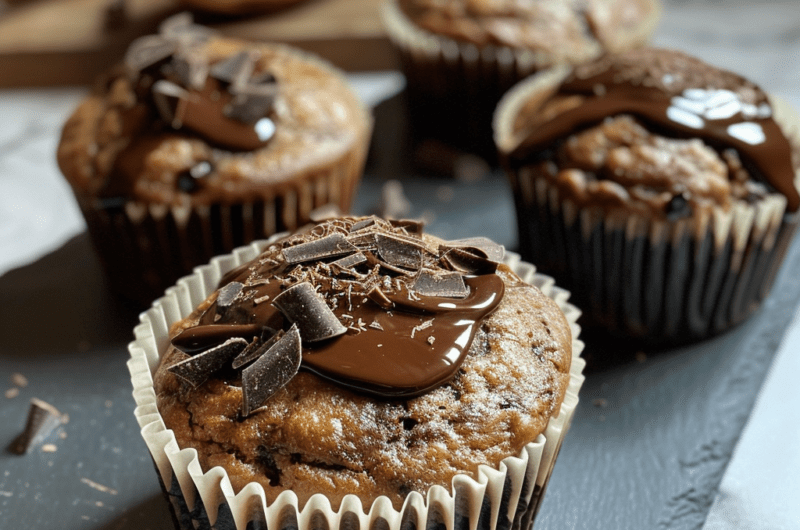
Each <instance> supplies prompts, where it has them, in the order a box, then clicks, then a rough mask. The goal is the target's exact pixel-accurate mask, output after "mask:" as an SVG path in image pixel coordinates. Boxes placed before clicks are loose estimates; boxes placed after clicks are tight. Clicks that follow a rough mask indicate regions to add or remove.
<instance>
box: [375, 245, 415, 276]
mask: <svg viewBox="0 0 800 530" xmlns="http://www.w3.org/2000/svg"><path fill="white" fill-rule="evenodd" d="M364 256H365V257H366V258H367V264H368V265H369V266H370V267H374V266H375V265H380V266H381V267H382V268H384V269H386V270H389V271H392V272H396V273H397V274H402V275H403V276H411V275H412V274H413V271H409V270H407V269H402V268H400V267H397V266H395V265H392V264H391V263H387V262H385V261H382V260H380V259H378V257H377V256H375V254H373V253H372V252H369V251H365V252H364Z"/></svg>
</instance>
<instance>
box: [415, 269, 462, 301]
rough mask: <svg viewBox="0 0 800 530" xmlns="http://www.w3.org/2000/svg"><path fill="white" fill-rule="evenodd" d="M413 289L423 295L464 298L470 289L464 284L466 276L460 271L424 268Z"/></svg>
mask: <svg viewBox="0 0 800 530" xmlns="http://www.w3.org/2000/svg"><path fill="white" fill-rule="evenodd" d="M412 289H414V291H415V292H416V293H417V294H421V295H423V296H442V297H445V298H464V297H466V296H467V295H468V294H469V289H467V286H466V285H465V284H464V277H463V276H462V275H461V273H458V272H434V271H432V270H423V271H421V272H420V274H419V276H417V279H416V281H414V285H413V286H412Z"/></svg>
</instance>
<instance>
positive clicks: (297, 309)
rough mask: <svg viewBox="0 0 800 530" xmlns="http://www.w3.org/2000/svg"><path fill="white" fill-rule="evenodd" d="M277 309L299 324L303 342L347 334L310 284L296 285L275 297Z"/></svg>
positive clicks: (274, 301) (273, 303)
mask: <svg viewBox="0 0 800 530" xmlns="http://www.w3.org/2000/svg"><path fill="white" fill-rule="evenodd" d="M272 305H274V306H275V307H277V308H278V309H279V310H280V311H281V313H283V315H284V316H285V317H286V318H288V319H289V322H292V323H294V324H297V325H298V327H299V328H300V336H301V337H302V338H303V342H317V341H320V340H325V339H330V338H333V337H338V336H339V335H343V334H344V333H346V332H347V328H346V327H344V326H343V325H342V324H341V322H339V319H338V318H336V315H335V314H334V313H333V311H331V309H330V308H329V307H328V304H326V303H325V300H323V299H322V297H321V296H319V295H318V294H317V292H316V291H315V290H314V287H313V286H312V285H311V284H310V283H308V282H302V283H298V284H295V285H293V286H291V287H289V288H288V289H286V290H285V291H283V292H282V293H281V294H279V295H278V296H276V297H275V299H274V300H273V301H272Z"/></svg>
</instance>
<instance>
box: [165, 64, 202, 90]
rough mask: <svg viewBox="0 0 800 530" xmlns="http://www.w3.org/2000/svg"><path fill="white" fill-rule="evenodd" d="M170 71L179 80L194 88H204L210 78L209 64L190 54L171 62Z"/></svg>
mask: <svg viewBox="0 0 800 530" xmlns="http://www.w3.org/2000/svg"><path fill="white" fill-rule="evenodd" d="M169 67H170V71H171V73H172V74H174V75H175V78H176V79H177V80H178V82H179V83H180V84H181V85H183V86H185V87H187V88H191V89H193V90H202V89H203V87H205V85H206V80H207V79H208V64H207V63H206V62H205V61H202V60H199V59H197V58H193V57H189V56H179V57H175V58H174V59H172V62H171V63H170V64H169Z"/></svg>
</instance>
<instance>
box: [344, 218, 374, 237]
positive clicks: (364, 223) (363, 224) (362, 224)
mask: <svg viewBox="0 0 800 530" xmlns="http://www.w3.org/2000/svg"><path fill="white" fill-rule="evenodd" d="M370 226H375V217H374V216H372V217H367V218H366V219H362V220H360V221H358V222H355V223H353V226H351V227H350V233H351V234H352V233H353V232H358V231H359V230H363V229H365V228H369V227H370Z"/></svg>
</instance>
